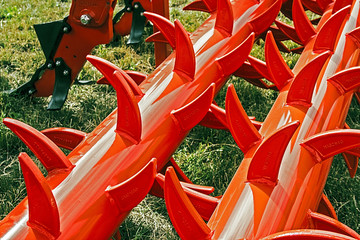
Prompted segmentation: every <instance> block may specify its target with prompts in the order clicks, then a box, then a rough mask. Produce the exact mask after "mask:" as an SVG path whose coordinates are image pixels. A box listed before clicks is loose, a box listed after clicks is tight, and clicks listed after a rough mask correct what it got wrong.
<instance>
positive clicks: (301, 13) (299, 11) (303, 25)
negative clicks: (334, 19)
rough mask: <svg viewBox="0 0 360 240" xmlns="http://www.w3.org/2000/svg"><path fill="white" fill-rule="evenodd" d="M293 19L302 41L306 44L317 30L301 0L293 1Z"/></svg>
mask: <svg viewBox="0 0 360 240" xmlns="http://www.w3.org/2000/svg"><path fill="white" fill-rule="evenodd" d="M292 13H293V21H294V26H295V30H296V32H297V35H298V36H299V39H300V41H301V42H302V44H303V45H305V44H306V43H307V42H308V41H309V39H310V38H312V37H313V36H315V35H316V31H315V29H314V27H313V25H312V24H311V22H310V20H309V19H308V17H307V15H306V13H305V10H304V8H303V6H302V5H301V1H300V0H294V1H293V11H292Z"/></svg>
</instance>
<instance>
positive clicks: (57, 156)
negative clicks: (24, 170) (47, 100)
mask: <svg viewBox="0 0 360 240" xmlns="http://www.w3.org/2000/svg"><path fill="white" fill-rule="evenodd" d="M3 122H4V124H5V125H6V126H7V127H8V128H10V129H11V130H12V131H13V132H14V133H15V134H16V135H17V136H18V137H19V138H20V139H21V140H22V141H23V142H24V143H25V144H26V146H28V147H29V148H30V150H31V151H32V152H33V153H34V154H35V156H36V157H37V158H38V159H39V160H40V162H41V163H42V164H43V165H44V167H45V168H46V170H47V171H48V172H50V171H52V170H56V169H66V170H69V169H72V168H73V167H74V166H73V165H72V163H71V162H70V161H69V160H68V159H67V157H66V156H65V154H64V153H63V152H62V151H61V150H60V148H59V147H58V146H56V144H55V143H54V142H52V141H51V140H50V139H48V138H47V137H46V136H45V135H44V134H42V133H41V132H39V131H38V130H36V129H35V128H33V127H30V126H29V125H27V124H25V123H22V122H20V121H17V120H14V119H11V118H5V119H4V120H3Z"/></svg>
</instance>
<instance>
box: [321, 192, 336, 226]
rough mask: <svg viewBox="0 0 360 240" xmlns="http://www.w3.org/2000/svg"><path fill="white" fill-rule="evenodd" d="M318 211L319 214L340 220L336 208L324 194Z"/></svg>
mask: <svg viewBox="0 0 360 240" xmlns="http://www.w3.org/2000/svg"><path fill="white" fill-rule="evenodd" d="M316 211H317V212H318V213H321V214H324V215H326V216H329V217H331V218H333V219H336V220H338V218H337V216H336V212H335V209H334V207H333V206H332V205H331V202H330V201H329V199H328V198H327V197H326V195H325V194H324V193H323V194H322V195H321V200H320V203H319V206H318V207H317V210H316Z"/></svg>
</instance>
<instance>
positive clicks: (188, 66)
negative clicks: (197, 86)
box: [174, 20, 196, 81]
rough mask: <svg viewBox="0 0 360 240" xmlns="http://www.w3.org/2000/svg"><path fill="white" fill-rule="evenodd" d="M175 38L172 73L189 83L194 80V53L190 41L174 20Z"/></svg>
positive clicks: (179, 24) (178, 23)
mask: <svg viewBox="0 0 360 240" xmlns="http://www.w3.org/2000/svg"><path fill="white" fill-rule="evenodd" d="M174 23H175V36H176V46H177V47H178V48H177V49H176V58H175V67H174V72H176V73H177V74H179V75H180V76H183V77H185V78H186V79H188V80H189V81H192V80H193V79H194V75H195V67H196V60H195V53H194V48H193V45H192V43H191V39H190V37H189V35H188V33H187V32H186V30H185V29H184V27H183V26H182V25H181V23H180V22H179V21H178V20H175V22H174Z"/></svg>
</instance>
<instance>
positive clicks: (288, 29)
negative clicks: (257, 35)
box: [275, 20, 303, 45]
mask: <svg viewBox="0 0 360 240" xmlns="http://www.w3.org/2000/svg"><path fill="white" fill-rule="evenodd" d="M275 24H276V26H277V27H278V28H279V29H280V30H281V31H282V32H283V33H284V34H285V35H286V36H287V37H288V38H289V39H290V40H292V41H294V42H296V43H297V44H300V45H303V42H302V41H301V40H300V38H299V36H298V34H297V32H296V30H295V28H294V27H293V26H290V25H288V24H286V23H283V22H281V21H279V20H275Z"/></svg>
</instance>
